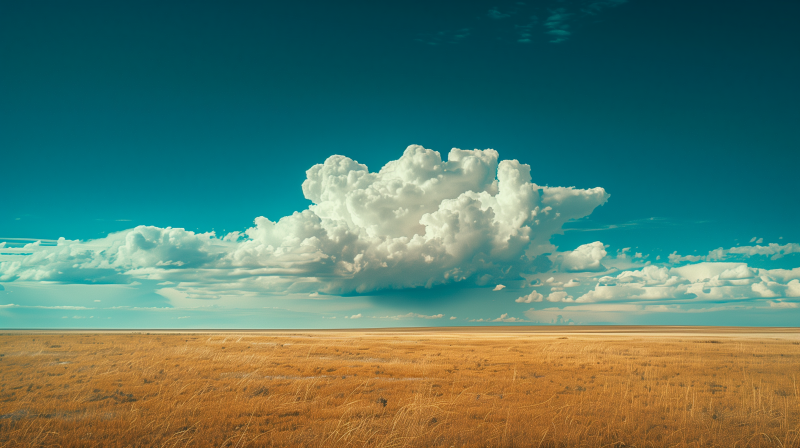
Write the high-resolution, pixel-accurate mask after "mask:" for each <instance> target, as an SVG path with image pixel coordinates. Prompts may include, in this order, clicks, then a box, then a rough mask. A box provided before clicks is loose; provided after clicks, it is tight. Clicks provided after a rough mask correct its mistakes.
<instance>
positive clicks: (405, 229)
mask: <svg viewBox="0 0 800 448" xmlns="http://www.w3.org/2000/svg"><path fill="white" fill-rule="evenodd" d="M498 157H499V155H498V153H497V152H496V151H494V150H491V149H487V150H460V149H453V150H452V151H450V153H449V156H448V159H447V160H446V161H444V160H442V158H441V156H440V154H439V153H438V152H436V151H432V150H430V149H425V148H423V147H421V146H416V145H414V146H409V147H408V148H407V149H406V150H405V152H404V154H403V156H402V157H400V159H398V160H395V161H392V162H389V163H388V164H386V165H385V166H384V167H383V168H381V169H380V170H379V171H378V172H370V171H369V169H368V168H367V167H366V166H365V165H363V164H359V163H358V162H356V161H354V160H352V159H349V158H347V157H344V156H332V157H329V158H328V159H327V160H326V161H325V163H322V164H319V165H315V166H313V167H312V168H311V169H309V170H308V171H307V172H306V177H307V178H306V180H305V182H303V185H302V189H303V193H304V195H305V197H306V198H308V199H309V200H310V201H311V202H312V205H311V206H309V208H308V209H306V210H303V211H300V212H295V213H294V214H292V215H290V216H285V217H283V218H281V219H279V220H278V221H275V222H273V221H271V220H269V219H267V218H264V217H259V218H256V219H255V225H254V226H253V227H251V228H249V229H247V230H246V231H245V232H244V234H240V233H238V232H237V233H233V234H229V235H226V236H224V237H222V238H219V237H217V236H216V235H215V234H213V233H194V232H191V231H187V230H184V229H175V228H165V229H164V228H158V227H147V226H139V227H136V228H135V229H131V230H128V231H124V232H119V233H115V234H111V235H109V236H108V237H106V238H102V239H98V240H92V241H88V242H81V241H71V240H66V239H63V238H62V239H60V240H58V242H57V243H56V244H55V245H53V246H44V245H41V244H40V243H31V244H28V245H26V246H24V247H23V248H20V249H15V250H17V252H16V253H15V254H14V253H13V251H12V255H2V256H0V281H4V282H9V281H18V280H30V281H45V280H46V281H57V282H66V283H97V282H105V283H129V282H131V281H133V280H134V279H148V280H157V281H159V282H162V283H166V282H172V283H174V284H175V285H174V286H171V288H172V289H175V290H182V291H187V292H189V293H191V294H194V295H200V296H203V297H207V298H214V297H215V294H217V293H222V292H224V293H239V294H246V293H263V292H275V293H283V292H303V293H306V294H308V293H312V292H319V293H328V294H331V293H333V294H335V293H350V292H362V293H364V292H370V291H375V290H379V289H386V288H392V289H397V288H407V287H418V286H423V287H431V286H433V285H440V284H448V283H454V282H463V281H469V282H474V283H475V284H478V285H485V284H489V283H490V282H496V281H497V280H500V279H503V278H518V277H519V275H520V273H521V272H526V271H527V270H529V269H530V265H531V263H532V262H533V260H534V259H536V257H537V256H538V255H541V254H546V253H551V252H552V251H553V249H554V247H553V246H552V245H551V243H550V238H551V237H552V236H553V235H554V234H557V233H561V232H562V226H563V224H564V223H566V222H567V221H570V220H574V219H578V218H581V217H584V216H587V215H589V214H590V213H591V212H592V211H593V210H594V209H595V208H596V207H597V206H599V205H602V204H603V203H605V202H606V200H607V199H608V194H607V193H606V192H605V191H604V190H603V189H602V188H593V189H587V190H583V189H576V188H572V187H547V186H539V185H537V184H535V183H532V182H531V174H530V167H529V166H528V165H525V164H522V163H519V162H517V161H516V160H504V161H498ZM597 244H600V243H592V245H587V246H589V247H588V248H585V247H584V246H581V247H579V248H578V249H576V251H573V252H572V253H569V254H566V255H564V261H563V263H562V265H565V266H568V267H569V269H573V270H579V269H590V270H591V269H598V268H599V267H600V266H601V265H600V264H599V259H600V258H602V255H604V254H605V251H604V250H602V244H600V246H599V248H597V247H596V245H597ZM8 250H9V249H4V253H6V252H7V251H8ZM601 254H602V255H601Z"/></svg>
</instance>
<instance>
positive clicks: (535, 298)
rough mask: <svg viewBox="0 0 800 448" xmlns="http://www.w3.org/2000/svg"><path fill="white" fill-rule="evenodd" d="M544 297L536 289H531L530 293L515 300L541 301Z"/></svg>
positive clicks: (523, 301)
mask: <svg viewBox="0 0 800 448" xmlns="http://www.w3.org/2000/svg"><path fill="white" fill-rule="evenodd" d="M543 299H544V296H543V295H541V294H540V293H538V292H537V291H535V290H534V291H531V293H530V294H528V295H527V296H522V297H520V298H518V299H517V300H515V302H517V303H531V302H541V301H542V300H543Z"/></svg>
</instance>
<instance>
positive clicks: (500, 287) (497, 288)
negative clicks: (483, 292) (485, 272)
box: [492, 285, 506, 291]
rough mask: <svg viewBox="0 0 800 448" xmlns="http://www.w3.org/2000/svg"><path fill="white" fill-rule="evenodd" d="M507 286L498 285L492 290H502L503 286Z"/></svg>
mask: <svg viewBox="0 0 800 448" xmlns="http://www.w3.org/2000/svg"><path fill="white" fill-rule="evenodd" d="M505 287H506V285H497V286H495V287H494V289H493V290H492V291H502V290H503V288H505Z"/></svg>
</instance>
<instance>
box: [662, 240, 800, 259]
mask: <svg viewBox="0 0 800 448" xmlns="http://www.w3.org/2000/svg"><path fill="white" fill-rule="evenodd" d="M753 241H755V238H753V239H752V240H751V242H753ZM758 242H759V243H760V242H762V239H758ZM797 253H800V244H796V243H788V244H784V245H780V244H776V243H770V244H768V245H766V246H759V245H756V246H736V247H731V248H729V249H723V248H722V247H720V248H717V249H714V250H712V251H709V252H708V254H707V255H678V253H677V252H673V253H672V254H670V255H669V257H668V259H669V262H670V263H673V264H678V263H682V262H691V263H694V262H698V261H724V260H744V259H748V258H751V257H756V256H765V257H766V256H768V257H770V259H772V260H777V259H779V258H783V257H785V256H787V255H791V254H797Z"/></svg>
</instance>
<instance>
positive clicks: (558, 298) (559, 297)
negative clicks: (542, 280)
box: [547, 291, 574, 302]
mask: <svg viewBox="0 0 800 448" xmlns="http://www.w3.org/2000/svg"><path fill="white" fill-rule="evenodd" d="M547 301H548V302H573V301H574V299H573V298H572V296H571V295H569V294H567V293H566V292H564V291H553V292H551V293H550V294H549V295H548V296H547Z"/></svg>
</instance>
